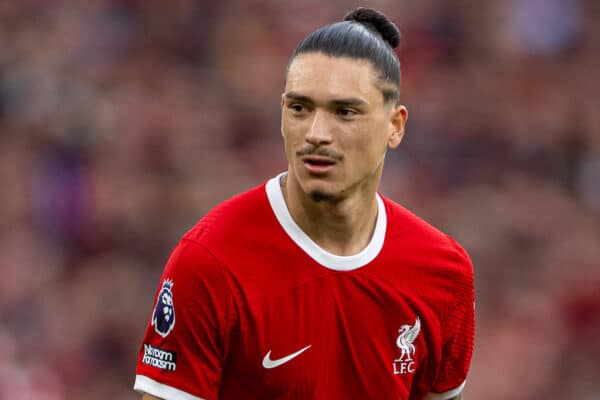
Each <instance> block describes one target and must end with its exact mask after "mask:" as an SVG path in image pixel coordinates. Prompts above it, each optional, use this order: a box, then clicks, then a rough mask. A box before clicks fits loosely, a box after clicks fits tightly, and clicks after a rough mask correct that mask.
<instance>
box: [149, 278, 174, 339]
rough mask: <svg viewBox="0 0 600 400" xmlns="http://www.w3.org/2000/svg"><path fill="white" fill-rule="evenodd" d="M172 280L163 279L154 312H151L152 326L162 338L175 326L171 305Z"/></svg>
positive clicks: (172, 306)
mask: <svg viewBox="0 0 600 400" xmlns="http://www.w3.org/2000/svg"><path fill="white" fill-rule="evenodd" d="M172 288H173V281H171V280H170V279H165V280H164V281H163V284H162V288H161V289H160V293H159V294H158V298H157V299H156V305H155V306H154V312H153V313H152V326H154V330H155V331H156V333H158V334H159V335H160V336H162V337H163V338H164V337H166V336H167V335H168V334H169V333H171V331H172V330H173V327H174V326H175V307H174V305H173V292H172V291H171V289H172Z"/></svg>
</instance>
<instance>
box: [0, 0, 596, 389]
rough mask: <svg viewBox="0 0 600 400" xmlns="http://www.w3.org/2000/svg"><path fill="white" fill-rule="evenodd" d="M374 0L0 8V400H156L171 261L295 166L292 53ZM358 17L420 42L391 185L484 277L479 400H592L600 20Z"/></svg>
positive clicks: (538, 5)
mask: <svg viewBox="0 0 600 400" xmlns="http://www.w3.org/2000/svg"><path fill="white" fill-rule="evenodd" d="M356 5H358V3H355V2H351V1H340V0H335V1H328V2H324V1H317V0H305V1H294V2H291V1H289V2H288V1H278V0H261V1H259V0H251V1H242V0H224V1H220V2H208V1H195V0H172V1H169V2H165V1H158V0H150V1H148V0H87V1H66V0H57V1H52V2H46V1H42V0H22V1H18V2H17V1H10V2H9V1H4V2H0V193H1V196H0V270H1V272H2V279H1V280H0V355H1V357H0V398H1V399H5V398H6V399H8V398H10V399H13V400H20V399H37V400H54V399H78V398H87V399H90V400H94V399H107V398H110V399H115V400H125V399H138V398H139V396H138V395H137V394H135V393H133V392H132V389H131V387H132V384H133V377H134V369H135V362H136V355H137V350H138V346H139V344H140V340H141V337H142V334H143V331H144V327H145V324H146V322H147V319H148V317H149V315H150V312H151V307H152V296H153V294H154V291H155V288H156V285H157V284H158V277H159V274H160V272H161V270H162V268H163V265H164V262H165V261H166V258H167V256H168V253H169V251H170V249H171V248H172V246H174V244H175V243H176V241H177V240H178V238H179V237H180V236H181V235H182V234H183V233H184V232H185V231H186V230H187V229H189V228H190V227H191V226H192V225H193V224H194V223H195V222H196V221H197V220H198V219H199V218H201V217H202V215H203V214H204V213H205V212H206V211H207V210H209V209H210V208H211V207H213V206H214V205H216V204H217V203H218V202H220V201H222V200H224V199H226V198H228V197H230V196H231V195H233V194H235V193H238V192H240V191H243V190H245V189H247V188H250V187H252V186H254V185H257V184H259V183H261V182H263V181H264V180H266V179H268V178H269V177H271V176H274V175H275V174H276V173H277V172H280V171H282V170H284V169H285V168H286V161H285V156H284V152H283V147H282V140H281V137H280V133H279V113H280V94H281V92H282V87H283V79H284V69H285V66H286V63H287V60H288V57H289V55H290V53H291V51H292V50H293V48H294V47H295V45H296V44H297V43H298V41H299V40H300V39H302V38H303V37H304V36H305V35H306V34H308V33H309V32H310V31H312V30H314V29H315V28H317V27H319V26H321V25H324V24H327V23H330V22H333V21H335V20H339V19H340V18H341V16H343V15H344V14H345V12H346V11H348V10H349V9H351V8H353V7H355V6H356ZM361 5H367V6H372V7H376V8H379V9H380V10H382V11H383V12H385V13H386V14H387V15H388V16H389V17H391V18H392V19H393V20H394V21H396V22H397V24H398V26H399V27H400V28H401V30H402V34H403V40H402V44H401V46H400V49H399V55H400V58H401V63H402V68H403V71H402V72H403V78H402V95H401V97H402V102H403V103H404V104H406V105H407V107H408V109H409V112H410V117H409V121H408V127H407V135H406V137H405V141H404V142H403V144H402V146H401V148H400V149H399V150H397V151H395V152H391V153H389V154H388V159H387V164H386V170H385V173H384V178H383V182H382V187H381V191H382V192H383V193H384V194H385V195H387V196H390V197H392V198H393V199H395V200H397V201H399V202H400V203H402V204H404V205H405V206H407V207H408V208H410V209H412V210H413V211H415V212H416V213H417V214H419V215H421V216H422V217H424V218H425V219H427V220H428V221H430V222H431V223H433V224H435V225H436V226H439V227H440V228H442V229H443V230H445V231H446V232H448V233H450V234H452V235H453V236H454V237H455V238H457V239H458V240H459V241H460V242H461V243H462V244H463V245H464V246H465V247H466V249H467V250H468V251H469V253H470V254H471V256H472V258H473V261H474V263H475V268H476V285H477V288H476V289H477V299H478V301H477V318H478V319H477V343H476V350H475V356H474V360H473V365H472V372H471V374H470V377H469V382H468V384H467V388H466V392H465V398H468V399H484V398H485V399H487V400H506V399H511V400H537V399H548V398H574V399H575V398H576V399H579V400H591V399H597V398H598V393H600V341H599V340H598V338H599V337H600V113H599V112H598V110H600V96H599V94H600V79H598V77H597V75H598V71H600V3H598V2H597V1H594V0H490V1H484V2H481V1H467V0H446V1H443V2H441V1H437V0H394V1H392V0H388V1H384V0H380V1H372V2H363V3H361ZM594 110H596V111H594Z"/></svg>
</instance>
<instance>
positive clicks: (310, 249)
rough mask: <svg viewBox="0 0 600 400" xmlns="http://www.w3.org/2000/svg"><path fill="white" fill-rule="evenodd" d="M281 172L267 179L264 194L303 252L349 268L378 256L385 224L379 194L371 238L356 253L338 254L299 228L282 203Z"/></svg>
mask: <svg viewBox="0 0 600 400" xmlns="http://www.w3.org/2000/svg"><path fill="white" fill-rule="evenodd" d="M284 174H285V172H283V173H281V174H279V175H277V176H276V177H275V178H272V179H270V180H269V181H268V182H267V185H266V191H267V197H268V199H269V203H270V204H271V208H272V209H273V213H275V217H276V218H277V221H279V223H280V224H281V227H282V228H283V230H284V231H285V232H286V233H287V234H288V236H289V237H290V238H291V239H292V240H293V241H294V243H296V244H297V245H298V246H299V247H300V248H301V249H302V250H304V252H306V254H308V255H309V256H310V257H311V258H312V259H313V260H315V261H316V262H318V263H319V264H321V265H322V266H324V267H326V268H329V269H333V270H336V271H351V270H353V269H357V268H360V267H363V266H365V265H367V264H368V263H370V262H371V261H373V259H374V258H375V257H377V255H378V254H379V252H380V251H381V248H382V247H383V242H384V240H385V231H386V226H387V216H386V213H385V206H384V204H383V200H382V199H381V197H380V196H379V195H378V194H376V195H375V196H376V199H377V221H376V222H375V231H374V232H373V237H372V238H371V241H370V242H369V244H368V245H367V247H365V248H364V249H362V250H361V251H360V252H359V253H356V254H353V255H351V256H338V255H335V254H332V253H330V252H328V251H326V250H324V249H322V248H321V247H320V246H319V245H318V244H316V243H315V242H314V241H313V240H312V239H311V238H310V237H309V236H308V235H307V234H306V233H304V231H303V230H302V229H300V227H299V226H298V225H297V224H296V222H295V221H294V219H293V218H292V216H291V214H290V212H289V210H288V208H287V205H286V203H285V199H284V197H283V192H282V191H281V185H280V184H279V179H280V178H281V176H283V175H284Z"/></svg>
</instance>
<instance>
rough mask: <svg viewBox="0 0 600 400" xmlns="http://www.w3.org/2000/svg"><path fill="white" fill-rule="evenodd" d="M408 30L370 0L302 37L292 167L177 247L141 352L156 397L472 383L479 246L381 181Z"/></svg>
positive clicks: (443, 391)
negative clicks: (411, 207)
mask: <svg viewBox="0 0 600 400" xmlns="http://www.w3.org/2000/svg"><path fill="white" fill-rule="evenodd" d="M398 42H399V32H398V30H397V28H396V27H395V25H393V24H392V23H391V22H390V21H389V20H387V18H386V17H385V16H383V15H382V14H380V13H378V12H376V11H374V10H369V9H362V8H361V9H357V10H354V11H353V12H351V13H350V14H349V15H348V16H347V17H346V19H345V21H343V22H340V23H337V24H332V25H329V26H326V27H324V28H321V29H319V30H317V31H315V32H313V33H312V34H310V35H309V36H308V37H307V38H305V39H304V40H303V41H302V42H301V43H300V44H299V45H298V47H297V48H296V50H295V51H294V53H293V55H292V57H291V59H290V62H289V65H288V69H287V75H286V83H285V92H284V93H283V97H282V102H281V105H282V124H281V130H282V134H283V138H284V143H285V151H286V155H287V159H288V170H287V172H286V173H283V174H281V175H279V176H278V177H276V178H273V179H271V180H269V181H268V182H267V183H266V184H264V185H261V186H260V187H258V188H255V189H253V190H250V191H249V192H246V193H243V194H241V195H239V196H237V197H235V198H233V199H231V200H228V201H226V202H224V203H223V204H221V205H219V206H218V207H216V208H215V209H214V210H212V211H211V212H210V213H208V214H207V215H206V216H205V217H204V218H203V219H202V220H201V221H200V222H199V223H198V224H197V225H196V226H195V227H194V228H193V229H192V230H191V231H190V232H188V233H187V234H186V235H185V236H184V237H183V239H182V240H181V242H180V243H179V244H178V245H177V247H176V248H175V250H174V251H173V253H172V255H171V257H170V259H169V261H168V263H167V266H166V268H165V271H164V275H163V278H162V281H161V283H160V285H159V291H158V293H157V299H156V302H155V307H154V312H153V316H152V320H151V321H150V324H149V326H148V329H147V332H146V336H145V338H144V342H143V345H142V348H141V351H140V355H139V361H138V369H137V376H136V381H135V385H134V388H135V389H136V390H137V391H139V392H141V393H143V394H144V398H145V399H154V398H161V399H166V400H192V399H194V400H198V399H207V400H213V399H391V398H394V399H404V400H417V399H444V400H445V399H460V397H461V395H460V393H461V391H462V388H463V386H464V382H465V379H466V375H467V370H468V367H469V362H470V358H471V353H472V346H473V312H474V311H473V300H474V299H473V269H472V266H471V263H470V261H469V258H468V256H467V255H466V253H465V252H464V251H463V250H462V249H461V247H460V246H459V245H458V244H456V243H455V242H454V241H453V240H452V239H451V238H449V237H447V236H446V235H444V234H442V233H441V232H439V231H437V230H435V229H434V228H432V227H431V226H429V225H428V224H426V223H425V222H423V221H422V220H420V219H418V218H417V217H416V216H414V215H413V214H411V213H410V212H408V211H407V210H405V209H404V208H402V207H400V206H399V205H397V204H396V203H394V202H392V201H391V200H388V199H386V198H384V197H382V196H380V195H378V194H377V187H378V185H379V181H380V178H381V174H382V170H383V163H384V157H385V153H386V151H387V149H388V148H389V149H394V148H396V147H397V146H398V145H399V144H400V141H401V140H402V136H403V134H404V126H405V123H406V119H407V110H406V108H405V107H403V106H401V105H399V104H398V99H399V84H400V69H399V68H400V67H399V62H398V59H397V57H396V55H395V53H394V51H393V47H396V46H397V45H398Z"/></svg>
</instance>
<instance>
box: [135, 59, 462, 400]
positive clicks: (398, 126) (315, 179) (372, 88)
mask: <svg viewBox="0 0 600 400" xmlns="http://www.w3.org/2000/svg"><path fill="white" fill-rule="evenodd" d="M381 85H382V83H381V82H380V81H379V79H378V73H377V71H376V70H375V68H373V66H372V65H371V64H370V63H369V62H367V61H363V60H354V59H349V58H332V57H328V56H325V55H323V54H319V53H310V54H302V55H299V56H297V57H296V58H295V59H294V61H293V62H292V64H291V65H290V67H289V70H288V74H287V79H286V85H285V92H284V93H283V95H282V101H281V107H282V116H281V132H282V135H283V139H284V143H285V152H286V155H287V159H288V175H287V179H286V180H285V182H284V183H283V184H282V188H283V191H284V197H285V199H286V202H287V205H288V208H289V210H290V213H291V215H292V217H293V218H294V220H295V221H296V223H297V224H298V225H299V226H300V227H301V228H302V229H303V230H304V232H306V233H307V234H308V235H309V236H310V237H311V238H312V239H313V240H314V241H315V242H316V243H317V244H319V245H320V246H321V247H322V248H324V249H325V250H328V251H330V252H332V253H334V254H337V255H349V254H355V253H357V252H359V251H360V250H362V249H363V248H364V247H365V246H366V245H367V243H368V242H369V240H370V238H371V234H372V232H373V229H374V227H375V221H376V218H377V202H376V199H375V192H376V190H377V187H378V186H379V182H380V180H381V173H382V171H383V163H384V158H385V154H386V152H387V150H388V149H395V148H396V147H398V145H399V144H400V142H401V140H402V137H403V135H404V127H405V124H406V119H407V117H408V112H407V111H406V108H405V107H404V106H401V105H395V104H385V103H384V102H383V96H382V93H381ZM350 99H352V100H353V101H351V102H348V101H346V100H350ZM354 100H359V101H358V102H357V101H354ZM315 154H316V155H318V156H315ZM311 157H312V158H311ZM310 161H318V162H323V161H331V165H332V167H327V168H326V171H325V172H323V171H318V170H317V171H314V170H311V168H310V166H308V167H307V165H306V162H308V163H309V164H310ZM142 398H143V400H161V399H159V398H158V397H154V396H151V395H148V394H144V395H143V397H142ZM461 398H462V397H461V395H458V396H456V397H454V398H452V399H449V400H460V399H461Z"/></svg>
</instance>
